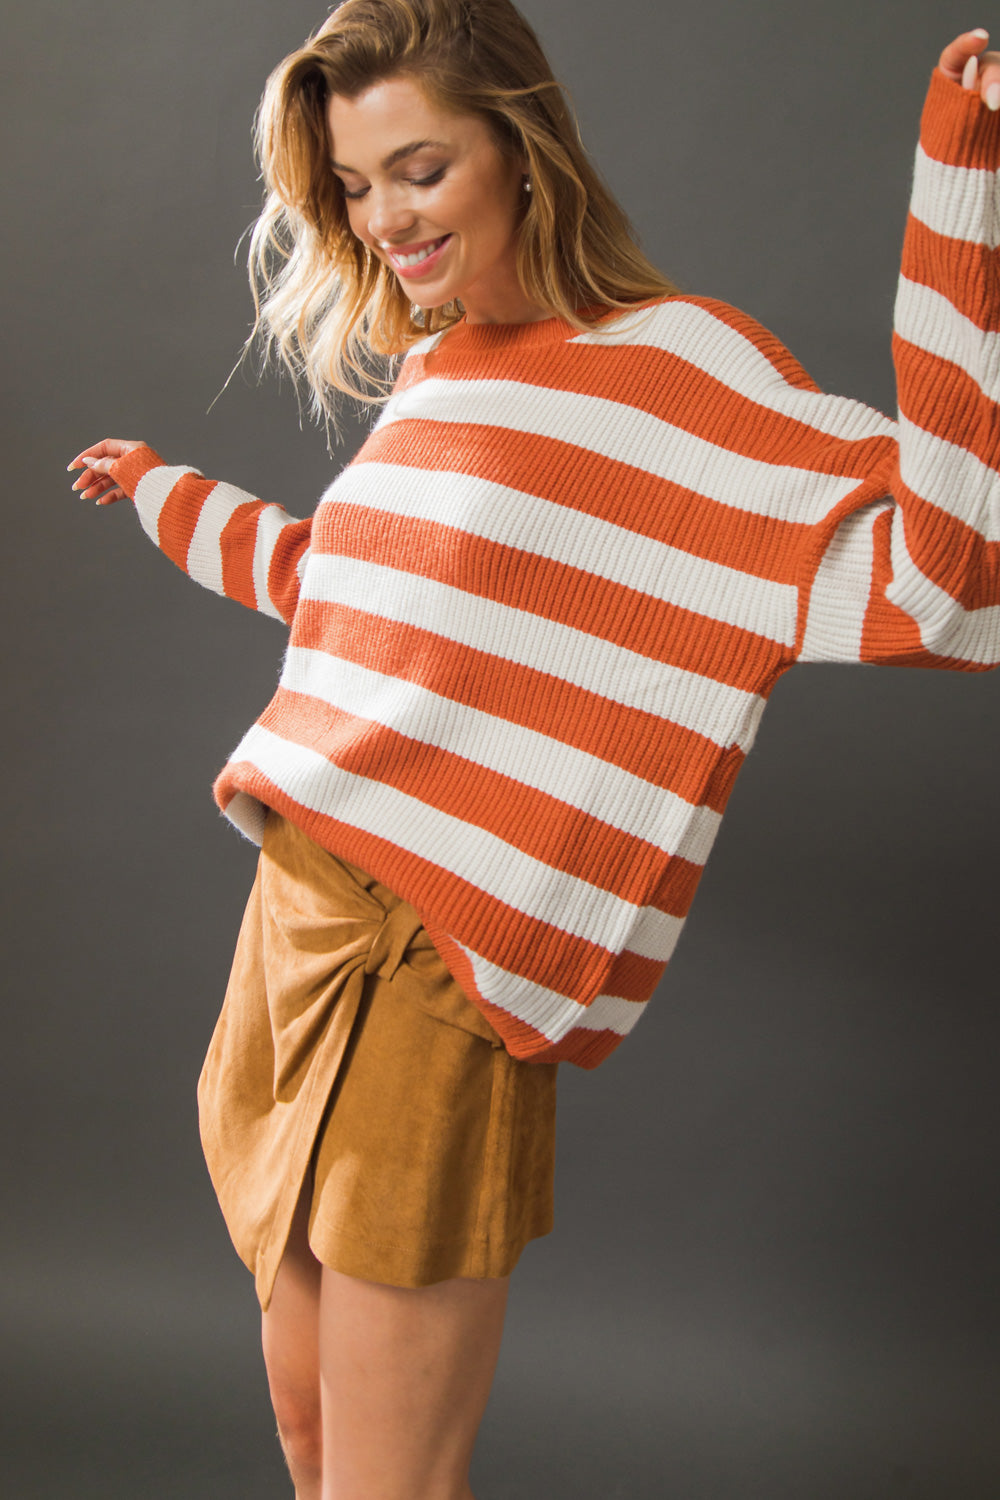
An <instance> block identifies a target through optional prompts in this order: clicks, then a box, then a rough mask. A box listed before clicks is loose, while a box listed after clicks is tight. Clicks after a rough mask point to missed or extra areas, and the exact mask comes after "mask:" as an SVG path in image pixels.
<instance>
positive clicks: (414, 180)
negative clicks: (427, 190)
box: [344, 167, 447, 201]
mask: <svg viewBox="0 0 1000 1500" xmlns="http://www.w3.org/2000/svg"><path fill="white" fill-rule="evenodd" d="M446 170H447V168H445V167H438V169H437V171H436V172H431V174H430V176H429V177H407V178H405V179H404V180H405V181H406V182H408V183H409V184H410V186H411V187H433V186H434V184H435V183H436V182H440V181H441V179H442V177H443V176H444V174H445V172H446ZM367 192H368V189H367V188H358V190H357V192H354V193H350V192H348V190H347V188H346V187H345V188H344V197H345V198H349V199H350V200H352V201H356V200H357V199H359V198H363V197H364V196H365V194H366V193H367Z"/></svg>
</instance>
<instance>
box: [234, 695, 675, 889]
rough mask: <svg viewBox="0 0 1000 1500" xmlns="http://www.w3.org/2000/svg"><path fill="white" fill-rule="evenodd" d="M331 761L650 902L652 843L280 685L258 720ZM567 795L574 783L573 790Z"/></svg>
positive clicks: (659, 866) (657, 864) (660, 859)
mask: <svg viewBox="0 0 1000 1500" xmlns="http://www.w3.org/2000/svg"><path fill="white" fill-rule="evenodd" d="M258 722H259V723H260V724H262V725H264V727H265V728H267V729H270V730H272V731H273V732H274V733H275V734H277V735H279V736H280V737H281V738H282V739H284V740H290V741H291V742H292V743H293V744H298V745H304V746H306V747H308V748H310V749H312V750H315V751H316V752H317V753H318V754H320V755H324V756H326V758H327V759H328V760H330V761H331V762H332V763H333V764H334V765H336V766H339V767H341V769H342V770H344V771H348V772H351V773H352V774H354V775H357V776H366V777H369V778H371V779H372V780H373V781H378V782H379V783H381V784H383V785H385V786H391V787H395V788H396V790H397V791H400V792H403V793H405V794H406V795H407V796H410V797H414V798H416V799H417V800H418V801H419V802H422V803H424V804H425V805H426V806H428V807H434V808H437V809H438V811H440V812H442V813H445V814H447V815H448V816H449V817H453V818H458V819H461V820H462V821H463V822H466V823H471V824H472V825H473V826H475V827H477V828H483V829H485V830H486V831H487V832H488V833H491V834H494V835H495V836H496V837H497V838H499V839H503V840H504V842H505V843H508V844H510V845H512V847H514V848H516V849H520V850H522V851H523V852H524V853H525V854H527V855H530V856H531V857H532V858H533V859H537V860H540V861H541V862H542V863H543V864H545V865H549V866H551V867H552V868H553V869H556V870H564V871H566V872H567V873H568V874H571V875H576V876H578V877H579V878H580V879H581V880H586V881H588V882H589V883H590V884H591V885H595V886H598V887H599V888H600V889H602V890H606V891H610V892H612V893H613V894H614V895H616V896H619V897H620V898H621V899H622V900H623V901H631V902H632V903H633V904H634V905H637V906H642V905H644V904H645V903H646V901H647V899H648V897H649V894H650V891H651V889H652V888H654V887H655V885H656V884H657V882H658V880H659V879H662V870H663V865H664V861H665V859H666V858H667V857H668V856H666V855H665V854H664V851H663V850H662V849H659V848H657V846H656V845H655V844H653V843H650V841H649V840H648V839H643V838H638V837H636V836H635V835H633V834H629V833H626V832H623V831H622V830H621V829H618V828H614V827H612V825H611V824H610V823H605V822H603V821H602V820H600V819H599V818H596V817H593V816H591V815H590V814H588V813H586V812H583V811H581V810H580V809H578V808H575V807H573V806H571V804H570V802H569V801H565V802H564V801H559V800H558V799H556V798H555V797H552V796H550V795H548V794H547V793H546V792H542V791H539V790H537V788H535V787H530V786H526V785H525V784H524V783H523V782H520V781H518V780H516V779H514V778H512V777H509V776H504V775H502V774H501V773H500V772H498V771H494V770H491V769H489V768H487V767H486V766H481V765H477V764H476V763H475V762H474V761H471V760H468V759H466V758H465V757H463V756H460V755H456V754H455V753H454V752H452V751H449V750H443V749H441V748H439V747H438V746H436V745H428V744H426V743H424V741H422V740H416V739H413V738H411V737H410V736H407V735H402V734H399V733H397V732H396V731H395V730H391V729H386V728H385V727H384V726H382V725H380V724H379V723H378V722H377V721H375V720H372V719H367V718H362V717H361V716H358V715H354V714H350V713H346V712H345V711H344V710H342V709H338V708H334V707H332V706H331V705H330V704H328V703H324V702H323V701H322V700H321V699H319V698H312V697H308V696H307V695H306V694H303V693H294V692H290V691H289V690H288V689H286V688H279V689H278V691H277V693H276V694H275V695H274V697H273V698H272V700H271V702H270V703H269V704H268V706H267V708H266V709H265V711H264V713H263V714H262V715H261V717H260V719H259V721H258ZM566 792H567V797H571V796H572V788H571V787H567V788H566Z"/></svg>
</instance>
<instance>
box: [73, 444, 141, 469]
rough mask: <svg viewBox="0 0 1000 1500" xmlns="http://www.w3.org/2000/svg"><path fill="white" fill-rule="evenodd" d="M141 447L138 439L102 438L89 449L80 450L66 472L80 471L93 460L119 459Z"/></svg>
mask: <svg viewBox="0 0 1000 1500" xmlns="http://www.w3.org/2000/svg"><path fill="white" fill-rule="evenodd" d="M142 446H143V445H142V440H141V439H140V438H102V440H101V441H100V442H99V443H94V444H93V445H92V446H91V447H89V448H82V449H81V450H80V452H79V453H78V454H77V455H76V457H75V458H74V459H71V461H70V462H69V463H68V464H67V465H66V469H67V472H68V471H70V470H72V469H82V468H83V466H84V465H85V464H86V463H88V462H89V461H90V459H93V458H109V459H113V458H121V457H122V456H123V455H124V454H126V453H130V452H131V451H132V449H133V448H141V447H142Z"/></svg>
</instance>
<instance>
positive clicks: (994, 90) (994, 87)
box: [986, 83, 1000, 109]
mask: <svg viewBox="0 0 1000 1500" xmlns="http://www.w3.org/2000/svg"><path fill="white" fill-rule="evenodd" d="M986 108H987V109H1000V83H991V84H990V86H989V88H988V89H987V90H986Z"/></svg>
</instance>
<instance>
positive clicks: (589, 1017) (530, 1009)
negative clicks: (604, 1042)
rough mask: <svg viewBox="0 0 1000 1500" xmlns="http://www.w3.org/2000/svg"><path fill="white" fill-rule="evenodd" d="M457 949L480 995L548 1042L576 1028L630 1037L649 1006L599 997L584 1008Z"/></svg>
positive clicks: (474, 954) (559, 1039) (634, 1001)
mask: <svg viewBox="0 0 1000 1500" xmlns="http://www.w3.org/2000/svg"><path fill="white" fill-rule="evenodd" d="M456 947H458V948H461V950H462V952H463V953H464V954H465V956H466V958H467V959H468V960H469V963H470V965H471V967H472V973H473V979H474V981H475V985H476V989H477V990H478V991H479V993H480V994H481V995H483V996H485V998H486V999H487V1000H489V1001H490V1002H491V1004H493V1005H499V1007H500V1009H501V1010H505V1011H506V1012H507V1014H508V1015H510V1016H513V1017H514V1018H515V1019H516V1020H518V1021H523V1022H524V1023H525V1024H526V1025H528V1026H533V1027H534V1029H535V1030H536V1031H538V1032H541V1034H542V1036H544V1037H545V1038H546V1040H547V1041H549V1042H560V1041H562V1039H563V1037H564V1036H566V1035H567V1033H568V1032H570V1031H573V1030H574V1029H576V1028H579V1029H581V1030H584V1031H614V1032H616V1033H617V1034H618V1035H619V1036H627V1035H628V1033H629V1032H630V1031H631V1030H632V1027H633V1026H634V1025H635V1023H636V1021H638V1020H639V1017H640V1016H641V1015H642V1013H643V1011H644V1010H645V1009H646V1006H647V1005H648V1003H649V1002H648V1001H646V1000H625V999H623V998H622V997H621V996H618V995H597V996H596V997H595V999H594V1000H593V1001H592V1003H591V1004H590V1005H583V1004H581V1002H580V1001H579V1000H574V999H573V998H572V997H571V996H569V995H561V994H559V992H558V991H557V990H550V989H547V988H546V987H545V985H542V984H534V983H533V982H532V981H531V980H530V979H522V978H521V977H520V976H518V975H517V974H511V973H510V971H509V970H507V969H501V968H498V967H497V965H496V964H492V963H490V962H489V960H488V959H485V958H482V957H481V956H480V955H479V954H478V953H473V951H472V949H471V948H466V947H465V946H464V944H462V943H457V944H456Z"/></svg>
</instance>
